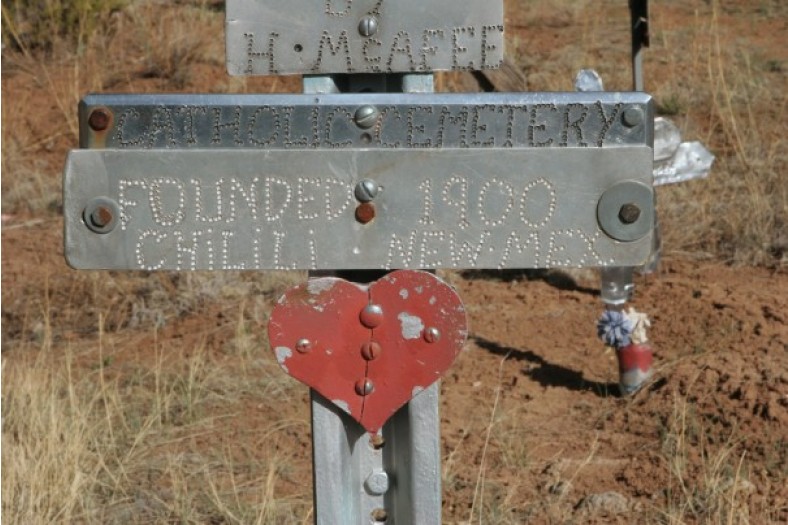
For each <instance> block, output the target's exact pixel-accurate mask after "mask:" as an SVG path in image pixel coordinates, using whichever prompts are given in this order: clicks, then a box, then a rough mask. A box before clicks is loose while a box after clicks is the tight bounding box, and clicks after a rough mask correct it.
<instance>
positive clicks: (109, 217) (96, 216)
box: [82, 197, 120, 233]
mask: <svg viewBox="0 0 788 525" xmlns="http://www.w3.org/2000/svg"><path fill="white" fill-rule="evenodd" d="M119 215H120V212H119V209H118V205H117V204H116V203H115V201H113V200H111V199H108V198H107V197H97V198H95V199H93V200H92V201H90V202H89V203H88V205H87V206H85V209H84V210H82V220H83V221H84V222H85V226H87V227H88V228H89V229H90V230H91V231H93V232H95V233H109V232H111V231H112V230H113V229H115V226H116V225H117V223H118V217H119Z"/></svg>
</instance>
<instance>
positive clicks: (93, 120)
mask: <svg viewBox="0 0 788 525" xmlns="http://www.w3.org/2000/svg"><path fill="white" fill-rule="evenodd" d="M109 121H110V113H109V111H108V110H106V109H104V108H97V109H94V110H93V111H92V112H91V113H90V117H88V125H89V126H90V129H92V130H93V131H104V130H106V129H107V128H108V127H109Z"/></svg>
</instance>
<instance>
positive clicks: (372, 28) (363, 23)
mask: <svg viewBox="0 0 788 525" xmlns="http://www.w3.org/2000/svg"><path fill="white" fill-rule="evenodd" d="M377 32H378V19H377V18H375V17H374V16H372V15H366V16H365V17H363V18H362V19H361V20H360V21H359V22H358V33H359V34H360V35H361V36H372V35H374V34H375V33H377Z"/></svg>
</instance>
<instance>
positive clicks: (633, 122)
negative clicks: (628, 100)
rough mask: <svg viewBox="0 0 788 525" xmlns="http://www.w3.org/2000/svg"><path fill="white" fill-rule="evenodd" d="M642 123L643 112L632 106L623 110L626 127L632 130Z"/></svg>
mask: <svg viewBox="0 0 788 525" xmlns="http://www.w3.org/2000/svg"><path fill="white" fill-rule="evenodd" d="M642 123H643V111H642V110H641V109H640V108H639V107H637V106H633V107H630V108H627V109H625V110H624V124H625V125H626V126H627V127H630V128H634V127H635V126H639V125H640V124H642Z"/></svg>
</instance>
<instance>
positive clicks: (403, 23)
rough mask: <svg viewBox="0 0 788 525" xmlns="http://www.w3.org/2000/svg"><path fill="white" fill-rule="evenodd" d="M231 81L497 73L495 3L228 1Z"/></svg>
mask: <svg viewBox="0 0 788 525" xmlns="http://www.w3.org/2000/svg"><path fill="white" fill-rule="evenodd" d="M226 26H227V27H226V38H227V71H228V72H229V73H230V74H231V75H288V74H321V75H322V74H332V73H398V72H401V73H408V72H427V71H441V70H479V69H491V68H496V67H498V66H499V65H500V64H501V61H502V60H503V47H504V44H503V2H502V1H501V0H463V1H462V2H457V0H388V1H384V0H228V2H227V23H226Z"/></svg>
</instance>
